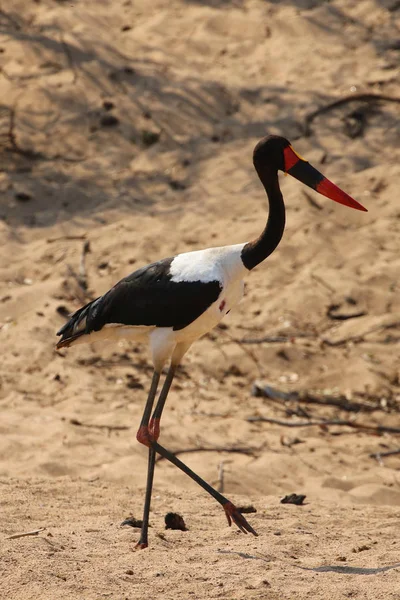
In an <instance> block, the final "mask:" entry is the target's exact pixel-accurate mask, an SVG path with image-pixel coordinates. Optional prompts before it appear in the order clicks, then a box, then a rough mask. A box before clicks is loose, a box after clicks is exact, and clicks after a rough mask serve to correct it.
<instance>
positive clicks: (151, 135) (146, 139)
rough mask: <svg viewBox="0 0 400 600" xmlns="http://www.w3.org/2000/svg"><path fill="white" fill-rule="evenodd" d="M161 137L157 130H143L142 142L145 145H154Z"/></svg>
mask: <svg viewBox="0 0 400 600" xmlns="http://www.w3.org/2000/svg"><path fill="white" fill-rule="evenodd" d="M159 139H160V134H159V133H158V132H157V131H149V130H148V129H143V130H142V143H143V144H144V145H145V146H153V144H156V143H157V142H158V140H159Z"/></svg>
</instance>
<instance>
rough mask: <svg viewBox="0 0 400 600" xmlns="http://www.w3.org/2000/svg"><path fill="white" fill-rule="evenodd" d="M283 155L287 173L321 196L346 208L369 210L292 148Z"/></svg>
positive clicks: (287, 149)
mask: <svg viewBox="0 0 400 600" xmlns="http://www.w3.org/2000/svg"><path fill="white" fill-rule="evenodd" d="M283 154H284V161H285V169H284V170H285V172H286V173H288V174H289V175H291V176H292V177H295V178H296V179H298V180H299V181H301V182H302V183H305V185H308V186H309V187H310V188H312V189H313V190H315V191H316V192H318V193H319V194H322V195H323V196H326V197H327V198H330V199H331V200H334V201H335V202H339V204H344V205H345V206H350V208H355V209H356V210H363V211H364V212H367V209H366V208H364V206H362V205H361V204H359V203H358V202H357V201H356V200H353V198H352V197H351V196H349V195H348V194H346V192H343V190H341V189H340V188H338V187H337V186H336V185H335V184H334V183H332V182H331V181H329V179H327V178H326V177H325V176H324V175H322V173H320V172H319V171H317V169H314V167H313V166H311V165H310V163H308V162H307V161H305V160H304V159H303V158H301V156H299V155H298V154H297V152H295V151H294V150H293V148H292V146H287V147H286V148H285V149H284V151H283Z"/></svg>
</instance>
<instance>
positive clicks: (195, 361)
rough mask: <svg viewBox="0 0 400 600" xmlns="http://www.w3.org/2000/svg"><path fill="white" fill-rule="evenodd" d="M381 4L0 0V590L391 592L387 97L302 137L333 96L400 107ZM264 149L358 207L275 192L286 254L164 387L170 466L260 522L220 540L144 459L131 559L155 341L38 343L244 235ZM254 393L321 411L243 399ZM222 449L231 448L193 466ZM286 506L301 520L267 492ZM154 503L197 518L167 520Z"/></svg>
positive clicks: (394, 224) (391, 238)
mask: <svg viewBox="0 0 400 600" xmlns="http://www.w3.org/2000/svg"><path fill="white" fill-rule="evenodd" d="M399 8H400V6H399V3H398V2H396V1H394V0H381V1H378V0H360V1H358V2H351V1H350V0H332V1H330V2H327V1H326V2H324V1H313V0H301V1H300V0H299V1H296V2H294V1H292V2H291V1H289V0H287V1H283V0H282V1H281V2H277V1H269V2H268V1H262V2H261V1H260V0H257V1H255V0H249V1H241V0H237V1H236V2H223V1H218V0H215V1H212V0H210V1H209V2H195V1H190V0H187V1H178V0H173V1H170V2H166V1H164V0H160V1H157V0H156V1H155V2H152V3H148V2H145V1H143V0H142V1H140V0H138V1H132V2H130V1H129V0H128V1H124V2H118V1H117V2H110V0H102V1H100V2H99V1H96V2H94V1H93V2H89V1H87V2H84V1H83V2H76V3H75V4H71V3H69V2H50V1H48V0H42V1H36V2H26V1H18V0H15V1H14V2H9V1H5V2H3V3H2V7H1V11H0V34H1V35H0V66H1V71H0V90H1V105H0V142H1V146H0V151H1V165H2V166H1V170H0V191H1V196H0V198H1V199H0V217H1V219H0V236H1V249H2V251H1V253H0V282H1V283H0V286H1V287H0V343H1V348H2V361H1V367H0V403H1V420H0V430H1V434H2V435H1V438H0V501H1V513H0V523H1V527H0V535H1V559H0V577H1V588H2V594H1V595H2V597H3V598H7V599H8V598H10V599H21V600H28V599H41V600H43V599H54V598H63V599H64V598H66V599H69V598H71V599H72V598H85V599H86V598H87V599H96V600H97V599H100V598H112V599H113V600H122V599H125V598H128V599H136V598H137V599H142V598H149V597H151V598H153V597H154V598H166V599H169V598H171V599H172V598H173V599H176V598H182V599H187V598H199V599H200V598H227V599H229V600H236V599H241V598H246V599H247V598H249V599H250V598H251V599H253V598H254V599H255V598H260V599H261V598H262V599H264V598H265V599H271V600H278V599H279V600H286V599H293V598H299V599H301V598H315V599H325V598H328V597H329V598H332V599H333V600H338V599H339V598H357V599H358V598H359V599H364V598H365V599H371V600H372V599H374V600H375V599H378V598H382V599H385V600H386V599H389V598H390V599H392V598H393V599H397V600H398V599H400V576H399V575H400V568H399V563H400V542H399V540H400V536H399V516H400V474H399V469H400V456H399V455H393V456H389V457H383V458H381V459H376V458H373V457H371V456H370V454H375V453H383V452H388V451H391V450H396V449H398V448H399V446H400V443H399V435H398V434H396V432H392V433H391V432H388V431H384V432H381V434H378V433H379V432H376V431H375V430H374V428H376V427H377V426H382V427H384V428H386V429H387V428H390V427H392V428H399V427H400V419H399V413H400V371H399V354H400V352H399V345H398V342H399V339H400V301H399V284H398V274H399V269H400V258H399V245H398V236H399V232H400V207H399V203H398V197H399V194H398V190H399V184H398V182H399V175H400V166H399V157H400V151H399V147H400V145H399V119H398V115H399V104H398V103H395V102H389V101H387V100H385V101H381V102H370V101H369V102H362V101H352V102H349V103H346V104H344V105H342V106H339V107H337V108H335V109H333V110H330V111H329V112H326V113H323V114H320V115H319V116H317V117H316V118H315V119H314V120H313V121H312V123H311V130H310V132H309V133H310V135H308V136H306V135H305V129H304V126H305V119H306V115H307V114H309V113H311V112H312V111H313V110H315V109H316V108H318V107H320V106H324V105H325V104H328V103H329V102H331V101H332V100H335V99H339V98H343V97H346V96H348V95H350V94H362V93H367V94H381V95H384V96H386V97H393V98H395V97H397V98H399V97H400V84H399V41H398V40H399V27H398V23H399ZM266 133H279V134H281V135H284V136H286V137H288V138H289V139H290V140H291V141H292V142H293V144H294V146H295V148H296V149H297V150H298V151H299V152H300V153H301V154H302V155H303V156H305V157H306V158H307V159H308V160H310V162H312V163H313V164H314V165H315V166H316V167H317V168H319V169H320V170H321V171H323V172H324V174H326V175H327V176H328V177H329V178H330V179H332V180H333V181H335V182H336V183H338V184H339V185H340V186H341V187H343V188H344V189H345V190H346V191H348V192H349V193H351V195H352V196H353V197H355V198H356V199H358V200H359V201H360V202H361V203H363V204H364V205H366V206H367V208H368V209H369V212H368V213H360V212H357V211H351V210H349V209H346V208H344V207H340V206H339V205H336V204H333V203H332V202H330V201H329V200H327V199H324V198H322V197H321V196H317V195H316V194H314V193H312V192H311V191H309V192H308V191H307V190H306V188H304V187H303V186H301V185H300V184H299V183H298V182H296V181H295V180H293V179H291V178H290V177H287V178H286V177H282V181H281V186H282V190H283V194H284V197H285V200H286V205H287V229H286V232H285V236H284V239H283V241H282V243H281V245H280V246H279V248H278V250H277V251H276V252H275V253H274V254H273V255H272V256H271V257H270V259H269V260H268V261H267V263H265V265H262V266H260V267H259V268H258V269H257V270H256V271H255V272H254V273H252V274H251V276H250V277H249V278H248V281H247V288H246V296H245V298H244V300H243V302H242V303H241V305H240V306H239V307H238V309H237V310H235V311H233V312H232V313H230V314H229V315H228V317H227V318H226V320H225V322H224V324H223V326H221V327H219V328H218V329H217V330H215V331H214V332H212V333H211V334H210V335H208V336H206V337H205V338H203V339H202V340H200V341H199V342H197V344H196V345H195V346H194V347H193V348H192V350H191V351H190V353H189V354H188V355H187V357H186V359H185V363H184V365H183V367H182V370H181V372H180V373H179V374H178V376H177V379H176V383H175V385H174V387H173V389H172V391H171V393H170V397H169V399H168V404H167V408H166V411H165V416H164V417H163V428H162V440H163V443H164V445H165V446H166V447H168V448H171V449H172V450H182V449H198V451H197V452H193V453H190V454H186V455H185V454H183V455H182V459H183V460H186V461H187V463H188V464H189V465H190V466H191V467H192V468H193V469H194V470H197V471H198V472H199V473H200V474H201V475H202V476H204V477H205V478H206V479H207V480H208V481H210V482H213V483H214V484H215V485H217V486H218V485H221V481H220V474H221V472H223V475H224V477H223V486H224V493H225V494H226V495H227V496H229V497H230V498H232V499H233V500H234V501H235V502H237V503H238V504H239V505H244V506H245V505H250V504H251V505H254V507H255V508H256V510H257V512H255V513H252V514H249V515H248V520H249V522H251V523H252V525H253V526H254V527H255V529H257V531H258V533H259V534H260V535H259V537H258V538H254V537H253V536H251V537H250V536H249V535H248V536H244V535H243V534H241V533H240V532H238V531H235V530H234V528H232V529H229V528H228V527H227V524H226V521H225V517H224V514H223V511H222V510H221V508H220V507H219V506H218V505H216V504H215V503H214V501H213V500H212V499H209V498H207V497H206V496H205V495H204V493H203V491H202V490H200V489H199V488H197V487H196V485H195V484H194V483H193V482H191V481H190V480H188V479H187V478H186V477H185V476H184V475H183V474H182V473H180V472H178V471H177V470H176V469H175V468H174V467H172V466H171V465H169V464H166V462H165V461H162V462H160V463H159V464H158V465H157V471H156V480H155V491H154V501H153V511H152V515H151V525H152V527H151V530H150V545H151V547H150V548H149V549H148V550H145V551H142V552H132V548H133V547H134V543H135V541H136V540H137V538H138V532H137V530H133V529H132V528H129V527H124V528H120V527H119V524H120V522H121V521H122V520H123V519H124V518H126V517H127V516H129V515H134V516H135V517H137V518H140V517H141V512H142V502H143V492H144V483H145V473H146V451H145V449H144V448H142V447H140V446H139V444H137V442H136V440H135V433H136V429H137V426H138V423H139V420H140V417H141V412H142V410H143V405H144V400H145V396H146V392H147V388H148V386H149V382H150V377H151V366H150V364H149V362H148V354H147V350H146V348H143V347H134V346H133V345H131V344H122V345H120V346H112V345H109V346H105V347H102V346H99V345H94V344H92V345H88V346H80V347H77V348H74V349H71V350H69V351H64V350H63V351H60V352H57V351H56V350H55V349H54V344H55V341H56V337H55V331H56V330H57V329H58V328H59V327H60V326H61V325H62V324H63V322H64V317H63V316H62V315H63V313H65V312H71V311H73V310H75V309H76V308H78V307H79V306H81V305H82V303H84V302H85V301H87V300H88V299H90V298H91V297H95V296H97V295H99V294H101V293H103V292H105V291H106V290H107V289H108V288H109V287H110V286H111V285H112V284H113V283H115V282H116V281H117V280H118V279H119V278H121V277H122V276H124V275H126V274H128V273H129V272H130V271H132V270H133V269H135V268H137V267H139V266H141V265H143V264H146V263H148V262H151V261H153V260H156V259H158V258H162V257H165V256H171V255H173V254H174V253H176V252H178V251H184V250H191V249H197V248H202V247H208V246H217V245H223V244H230V243H238V242H242V241H246V240H248V239H251V238H252V237H254V236H255V235H256V234H258V233H259V231H260V230H261V228H262V227H263V224H264V222H265V218H266V198H265V194H264V190H263V188H262V186H261V185H260V183H259V181H258V179H257V176H256V174H255V172H254V170H253V167H252V163H251V153H252V149H253V147H254V145H255V143H256V142H257V141H258V140H259V139H260V138H261V137H262V136H263V135H265V134H266ZM85 242H89V245H90V248H89V249H90V252H88V253H87V254H86V256H85V269H86V279H87V283H88V290H87V291H84V290H83V289H82V287H80V286H79V284H78V281H77V274H79V269H80V263H81V257H82V249H83V245H84V243H85ZM333 305H335V307H336V308H334V309H332V306H333ZM355 313H363V316H359V317H353V318H342V320H338V319H336V318H332V317H337V316H338V315H339V316H341V317H349V316H351V315H354V314H355ZM262 338H266V340H267V341H262ZM249 340H256V341H257V343H253V344H250V343H248V342H249ZM255 381H257V382H259V383H260V385H265V384H268V385H270V386H273V387H274V388H276V389H278V390H280V391H284V392H298V393H300V394H306V393H309V394H310V393H311V394H313V397H314V398H315V397H316V398H317V399H318V400H319V401H320V402H322V404H315V403H310V402H305V399H303V400H302V399H300V400H299V399H298V398H297V399H296V398H295V397H293V396H292V398H291V399H290V400H286V401H285V400H279V399H278V400H276V399H275V400H271V399H267V398H263V397H258V396H254V395H253V394H252V387H253V383H254V382H255ZM332 398H336V400H337V401H338V404H339V405H340V406H336V405H334V404H333V403H332ZM345 399H347V401H348V405H347V410H346V406H344V404H345V402H344V400H345ZM324 401H325V403H326V404H325V405H324V404H323V402H324ZM254 416H256V417H267V418H269V419H276V420H278V421H283V422H285V423H287V424H295V423H301V422H302V423H304V422H308V421H310V419H311V420H317V421H318V420H321V419H345V420H351V421H353V422H354V423H355V424H356V425H359V424H362V425H367V426H369V427H371V428H372V429H370V430H360V429H357V428H354V427H353V428H351V427H345V426H339V425H335V426H322V427H321V426H302V427H297V426H296V427H292V428H290V427H288V426H285V425H278V424H276V423H275V424H274V423H270V422H260V421H256V422H254V421H249V420H248V419H249V417H254ZM221 447H222V448H226V449H227V450H231V449H233V448H235V449H243V448H244V449H245V450H246V451H247V453H240V452H235V453H234V452H228V451H225V452H217V451H213V452H204V451H201V449H204V448H206V449H209V448H217V449H218V448H221ZM293 492H296V493H299V494H305V495H306V496H307V498H306V501H305V505H304V506H294V505H290V504H289V505H283V504H280V499H281V498H282V497H283V496H284V495H286V494H290V493H293ZM169 511H177V512H179V513H180V514H182V515H183V517H184V518H185V521H186V524H187V526H188V528H189V530H188V531H186V532H181V531H170V530H167V531H166V530H165V528H164V516H165V514H166V513H167V512H169ZM42 527H43V528H45V529H44V530H43V531H41V532H40V533H39V534H38V535H37V536H34V537H22V538H17V539H9V536H11V535H13V534H15V533H22V532H26V531H30V530H35V529H38V528H42ZM396 565H397V566H396ZM315 569H317V570H315Z"/></svg>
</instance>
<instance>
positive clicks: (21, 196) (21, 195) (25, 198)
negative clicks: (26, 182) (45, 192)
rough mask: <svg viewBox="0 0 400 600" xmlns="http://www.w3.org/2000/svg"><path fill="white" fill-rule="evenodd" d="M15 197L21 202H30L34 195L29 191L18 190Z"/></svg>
mask: <svg viewBox="0 0 400 600" xmlns="http://www.w3.org/2000/svg"><path fill="white" fill-rule="evenodd" d="M15 199H16V200H18V201H19V202H29V201H30V200H32V196H31V195H30V194H28V193H27V192H16V193H15Z"/></svg>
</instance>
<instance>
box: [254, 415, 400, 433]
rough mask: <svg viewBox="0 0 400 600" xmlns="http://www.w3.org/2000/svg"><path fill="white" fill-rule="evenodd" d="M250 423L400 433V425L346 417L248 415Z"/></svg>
mask: <svg viewBox="0 0 400 600" xmlns="http://www.w3.org/2000/svg"><path fill="white" fill-rule="evenodd" d="M246 420H247V421H248V422H249V423H257V422H265V423H272V424H274V425H280V426H281V427H312V426H318V427H327V426H329V425H336V426H340V427H351V428H352V429H358V430H360V431H370V432H371V433H375V434H378V435H379V434H381V433H393V434H400V427H389V426H386V425H363V424H362V423H356V422H355V421H348V420H344V419H321V420H317V421H316V420H310V421H294V422H292V421H281V420H280V419H271V418H270V417H259V416H254V417H248V418H247V419H246Z"/></svg>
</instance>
